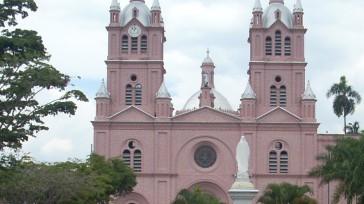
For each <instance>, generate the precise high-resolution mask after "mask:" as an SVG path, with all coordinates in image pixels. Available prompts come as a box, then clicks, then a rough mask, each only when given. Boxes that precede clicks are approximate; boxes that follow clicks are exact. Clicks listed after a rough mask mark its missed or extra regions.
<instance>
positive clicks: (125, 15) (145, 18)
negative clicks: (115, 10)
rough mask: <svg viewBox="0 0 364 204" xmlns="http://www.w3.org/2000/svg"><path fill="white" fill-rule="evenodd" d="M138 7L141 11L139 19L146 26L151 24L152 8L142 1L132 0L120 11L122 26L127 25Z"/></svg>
mask: <svg viewBox="0 0 364 204" xmlns="http://www.w3.org/2000/svg"><path fill="white" fill-rule="evenodd" d="M134 8H136V9H137V10H138V11H139V13H138V15H137V19H138V20H139V22H140V23H141V24H143V25H144V26H145V27H149V25H150V10H149V8H148V7H147V5H145V3H144V2H142V1H131V2H130V3H129V5H127V6H126V7H125V8H124V9H123V10H122V11H121V13H120V22H121V26H125V25H126V24H128V23H129V22H130V21H131V20H132V19H133V10H134Z"/></svg>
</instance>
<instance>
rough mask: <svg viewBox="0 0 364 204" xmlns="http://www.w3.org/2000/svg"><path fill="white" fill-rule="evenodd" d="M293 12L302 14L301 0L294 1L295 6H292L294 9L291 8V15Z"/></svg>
mask: <svg viewBox="0 0 364 204" xmlns="http://www.w3.org/2000/svg"><path fill="white" fill-rule="evenodd" d="M295 12H303V8H302V4H301V0H296V4H295V5H294V8H293V13H295Z"/></svg>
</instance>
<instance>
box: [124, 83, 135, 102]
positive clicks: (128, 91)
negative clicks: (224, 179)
mask: <svg viewBox="0 0 364 204" xmlns="http://www.w3.org/2000/svg"><path fill="white" fill-rule="evenodd" d="M125 105H127V106H129V105H133V87H132V86H131V85H130V84H128V85H126V88H125Z"/></svg>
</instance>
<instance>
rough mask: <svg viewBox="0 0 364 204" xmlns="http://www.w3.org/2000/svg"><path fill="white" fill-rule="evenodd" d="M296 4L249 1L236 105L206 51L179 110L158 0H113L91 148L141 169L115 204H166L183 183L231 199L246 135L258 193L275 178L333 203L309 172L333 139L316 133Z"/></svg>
mask: <svg viewBox="0 0 364 204" xmlns="http://www.w3.org/2000/svg"><path fill="white" fill-rule="evenodd" d="M252 1H253V0H252ZM296 1H297V2H296V4H295V7H294V9H293V11H290V10H289V9H288V8H287V7H286V6H285V5H284V1H283V0H270V1H269V6H268V7H267V8H265V9H264V10H263V8H262V6H261V4H260V0H255V3H254V2H252V5H254V7H253V12H252V15H253V17H252V21H251V24H250V30H249V32H250V34H249V39H248V42H249V43H250V62H249V68H248V70H247V73H248V75H249V81H248V82H247V85H246V87H245V90H244V88H242V92H241V93H242V96H241V99H240V101H241V103H240V107H239V109H237V110H234V109H233V108H232V107H231V106H230V104H229V102H228V100H227V99H226V98H225V97H224V96H223V94H222V93H220V92H218V91H217V89H216V87H215V84H214V80H215V78H214V74H215V72H214V70H215V65H214V62H213V60H212V59H211V58H210V56H209V53H207V56H206V58H205V59H203V60H202V65H201V86H200V87H196V89H197V90H198V91H197V92H196V93H195V94H193V95H192V96H191V98H189V99H188V100H187V102H186V104H185V106H184V107H183V109H182V110H174V108H173V105H172V97H171V95H170V94H169V93H168V88H167V87H166V84H165V83H164V80H165V79H164V74H165V73H166V69H165V67H164V63H163V54H164V51H163V46H164V42H165V41H166V37H165V36H164V32H165V30H164V24H163V18H162V15H161V7H160V5H159V2H158V0H154V2H153V4H152V6H151V8H149V7H147V6H146V4H145V2H144V0H130V2H129V3H128V4H126V5H125V6H124V7H123V8H121V7H120V3H119V2H118V1H117V0H113V1H112V4H111V7H110V24H109V25H108V26H107V31H108V39H109V45H108V56H107V59H106V61H105V62H106V65H107V82H106V83H104V82H103V83H102V85H101V87H100V89H99V91H98V92H97V94H96V106H97V107H96V110H97V111H96V117H95V119H94V121H93V122H92V124H93V126H94V151H95V153H97V154H100V155H104V156H106V157H121V158H122V159H123V160H124V162H125V163H126V164H127V165H129V166H130V167H131V168H133V169H134V171H135V172H136V173H137V175H138V176H137V181H138V184H137V186H136V188H135V190H134V192H133V193H131V194H129V195H127V196H125V197H120V198H117V199H116V200H115V203H118V204H169V203H171V201H172V200H173V199H174V198H175V196H176V194H177V193H178V192H179V191H180V190H181V189H183V188H187V189H194V188H195V187H200V188H201V189H202V190H203V191H206V192H209V193H212V194H213V195H215V196H217V197H219V198H220V200H221V201H222V202H224V203H227V204H228V203H232V201H231V199H230V197H229V195H228V193H227V192H228V190H229V189H230V188H231V186H232V184H233V183H234V181H235V177H236V175H235V174H236V172H237V162H236V159H235V158H236V156H235V155H236V152H235V151H236V146H237V144H238V142H239V140H240V138H241V136H245V138H246V140H247V142H248V144H249V146H250V151H251V153H250V160H249V173H250V174H251V177H252V181H253V183H254V185H255V187H256V188H257V189H258V190H260V191H263V189H264V187H265V186H266V185H267V184H269V183H273V182H283V181H286V182H290V183H293V184H298V185H303V184H307V185H309V186H311V187H312V188H313V190H314V195H315V198H316V199H318V202H319V203H327V199H328V188H327V185H326V186H319V181H318V180H317V179H314V178H310V177H308V176H307V172H308V171H309V170H310V169H311V168H312V167H314V166H315V165H316V164H317V163H316V161H315V156H316V155H317V154H318V153H319V152H322V151H323V150H324V146H325V145H327V144H329V143H330V142H331V141H332V136H326V135H318V134H317V128H318V126H319V124H318V123H317V121H316V116H315V104H316V97H315V95H314V93H313V91H312V89H311V87H310V84H309V83H307V84H306V79H305V70H306V65H307V63H306V61H305V56H304V38H305V33H306V28H305V27H304V24H303V19H304V12H303V8H302V6H301V1H300V0H296ZM247 26H249V25H247ZM258 196H259V195H258Z"/></svg>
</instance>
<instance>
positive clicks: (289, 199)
mask: <svg viewBox="0 0 364 204" xmlns="http://www.w3.org/2000/svg"><path fill="white" fill-rule="evenodd" d="M307 193H311V194H312V190H311V188H310V187H309V186H307V185H304V186H297V185H292V184H290V183H286V182H283V183H280V184H277V183H271V184H268V185H267V187H266V188H265V190H264V191H263V195H261V196H260V197H259V199H258V202H260V203H263V204H287V203H291V204H316V203H317V201H316V200H315V199H314V198H312V197H310V196H308V195H306V194H307Z"/></svg>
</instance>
